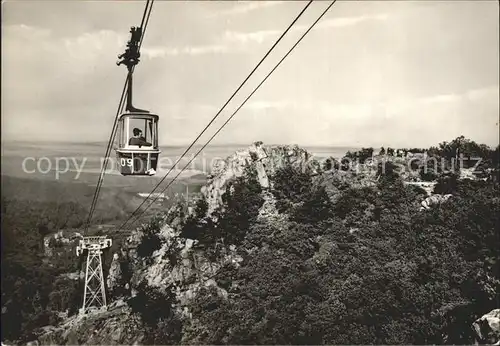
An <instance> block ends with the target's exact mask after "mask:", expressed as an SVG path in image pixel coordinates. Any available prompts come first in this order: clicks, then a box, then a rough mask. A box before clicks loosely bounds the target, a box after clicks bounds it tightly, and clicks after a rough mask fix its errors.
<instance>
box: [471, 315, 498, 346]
mask: <svg viewBox="0 0 500 346" xmlns="http://www.w3.org/2000/svg"><path fill="white" fill-rule="evenodd" d="M472 328H473V329H474V330H475V332H476V335H477V337H476V342H477V343H479V344H490V345H500V309H495V310H491V311H490V312H488V313H487V314H485V315H483V316H481V317H480V318H478V319H477V320H476V321H474V323H473V324H472Z"/></svg>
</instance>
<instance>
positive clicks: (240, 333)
mask: <svg viewBox="0 0 500 346" xmlns="http://www.w3.org/2000/svg"><path fill="white" fill-rule="evenodd" d="M471 143H473V142H472V141H468V140H466V139H464V138H463V137H459V138H457V139H456V140H455V141H452V142H450V143H443V144H441V145H440V146H439V147H436V148H434V149H432V148H431V149H432V150H428V151H427V154H426V155H429V156H430V157H439V158H440V159H441V158H442V159H444V161H445V162H446V163H447V164H446V166H445V168H446V169H438V170H435V171H434V172H433V174H435V175H436V178H435V179H434V180H433V182H434V183H435V186H434V197H436V196H438V197H439V196H445V195H446V196H447V197H446V198H442V199H438V200H437V202H433V203H430V202H429V207H428V208H422V202H423V201H424V200H426V199H427V198H429V197H428V195H427V193H426V192H425V191H424V190H423V189H421V188H419V187H418V186H415V185H408V184H406V181H405V180H407V178H408V177H410V176H411V177H413V178H415V179H417V180H420V181H423V180H425V179H422V176H424V177H427V175H426V174H427V173H428V172H425V170H424V168H423V167H424V165H426V162H425V161H419V162H416V163H414V164H415V167H414V169H415V174H407V173H408V172H402V171H401V170H399V169H397V164H398V163H400V161H399V160H400V159H403V160H405V159H407V157H406V158H404V157H403V156H402V155H401V156H399V157H398V156H397V155H395V154H394V155H386V152H384V153H382V156H387V157H392V158H389V159H387V160H385V161H378V163H376V164H374V165H373V164H372V165H371V166H370V167H371V169H370V170H369V172H368V171H365V172H363V173H359V172H356V171H354V170H353V168H352V167H347V166H346V165H345V162H343V161H342V160H341V161H340V162H337V161H336V160H334V159H329V160H326V161H325V162H317V161H315V160H314V158H311V157H310V155H308V153H307V152H305V151H304V150H301V149H300V148H297V147H265V146H262V145H261V144H260V143H257V144H255V145H254V146H252V147H251V148H250V149H248V151H246V152H241V153H236V154H235V155H234V156H233V157H230V158H228V160H227V163H229V162H233V163H234V162H238V169H237V170H236V171H237V172H236V173H233V175H230V174H229V173H228V172H229V171H228V168H220V169H218V170H215V171H214V172H213V173H212V176H211V178H210V179H209V181H208V183H207V186H206V188H205V189H202V195H201V197H200V198H199V199H198V201H197V203H196V207H195V208H194V209H193V210H189V209H186V208H185V207H184V206H182V205H178V206H175V207H174V208H171V209H170V210H168V211H165V213H163V214H160V215H158V216H157V217H156V218H155V219H153V220H152V221H151V223H150V224H149V225H146V226H144V227H143V228H142V229H140V230H138V231H137V232H136V233H135V234H134V235H132V236H131V237H130V238H129V240H127V242H126V244H127V246H124V247H122V249H121V252H120V258H119V260H118V262H119V268H120V270H119V271H117V272H116V273H115V274H113V277H112V278H111V279H112V280H111V281H108V284H109V283H110V282H111V283H112V284H113V289H112V290H111V289H110V290H109V291H110V299H111V300H112V301H115V302H117V301H123V302H126V304H125V306H126V307H124V308H120V309H122V310H120V311H119V312H117V316H118V317H116V318H117V319H118V321H119V322H116V321H115V322H113V323H116V324H117V325H120V333H119V336H116V334H114V333H116V330H117V327H113V328H111V327H110V325H106V324H105V323H104V322H102V321H101V322H92V321H93V320H92V319H90V320H87V321H86V322H81V323H80V322H78V323H76V322H75V323H73V324H71V325H69V324H66V326H65V325H64V323H63V325H61V326H60V327H57V328H54V329H53V330H52V331H51V332H50V334H48V333H45V334H44V333H42V332H40V331H39V330H37V328H36V327H39V326H41V325H42V324H44V323H45V324H53V325H55V324H56V322H57V321H55V320H48V319H47V317H37V318H39V319H40V320H39V319H35V318H34V317H33V316H38V315H37V313H38V312H37V311H39V310H37V308H38V306H40V307H42V308H43V307H47V306H50V307H51V309H54V310H57V308H56V307H54V304H55V303H54V302H53V300H50V299H49V297H51V295H53V294H54V293H52V288H50V289H49V287H51V282H50V281H51V280H50V279H49V278H50V276H51V275H56V273H52V272H48V273H47V275H43V276H42V278H41V279H40V280H33V279H31V278H30V279H26V280H31V282H33V285H32V286H30V285H21V286H22V287H25V288H23V291H20V290H19V289H16V287H19V286H18V285H19V284H18V283H15V282H14V283H11V284H10V285H11V286H8V287H6V288H7V289H6V290H5V294H4V280H2V306H3V310H2V317H6V316H9V317H10V321H9V322H10V323H11V324H10V325H8V328H9V329H8V330H9V333H10V334H9V336H8V337H7V336H6V337H7V338H9V339H11V340H14V339H17V338H20V337H21V336H23V337H24V338H25V340H26V339H29V337H28V338H26V332H25V331H26V330H32V331H33V332H34V333H35V334H36V335H37V337H39V340H41V341H42V343H44V342H48V341H47V340H51V342H56V343H59V344H62V343H71V341H70V338H69V336H68V335H72V333H73V334H74V335H80V336H81V337H82V338H84V339H82V342H83V343H88V344H98V343H101V344H102V343H113V344H120V343H133V342H138V343H141V344H153V343H154V344H179V343H182V344H469V343H473V342H474V341H475V340H478V341H479V342H489V341H487V340H486V339H484V338H483V336H478V333H477V331H475V330H474V328H473V324H474V322H475V321H476V320H477V319H478V318H480V317H481V316H483V315H485V314H486V313H488V312H490V311H491V310H493V309H498V308H499V307H500V302H499V300H498V297H499V292H500V274H499V273H500V268H499V262H498V258H499V255H500V250H499V246H498V244H499V243H500V238H499V225H500V223H499V217H500V194H499V193H500V188H499V184H498V147H497V148H496V149H487V150H486V147H485V146H479V145H476V144H471ZM450 148H451V149H450ZM464 148H465V149H464ZM466 148H480V149H481V150H483V152H479V153H476V152H473V153H472V154H471V155H478V154H479V155H482V156H481V157H483V162H482V165H481V168H480V169H481V171H482V172H483V173H482V175H478V177H477V178H474V179H462V178H461V172H460V168H454V169H451V170H450V169H448V168H449V167H451V163H450V161H451V160H452V159H453V158H456V157H457V154H459V153H460V152H462V153H463V152H464V151H465V150H466ZM471 150H472V149H471ZM368 151H369V150H368ZM384 151H385V149H384ZM417 152H418V150H417ZM348 156H349V157H351V158H352V157H358V158H359V156H366V150H364V151H362V152H360V153H350V154H349V155H348ZM379 156H380V155H379ZM349 157H347V156H346V158H347V159H348V158H349ZM369 157H372V159H373V149H372V150H371V153H370V155H369ZM278 158H281V159H283V158H284V159H283V160H282V161H280V162H281V164H280V165H271V163H272V162H276V160H277V159H278ZM367 158H368V157H364V160H363V163H361V164H363V165H368V163H365V162H364V161H366V159H367ZM374 162H376V161H374ZM229 166H231V165H227V167H229ZM271 166H272V167H271ZM413 178H412V179H413ZM2 219H3V218H2ZM10 227H12V226H10ZM30 234H31V235H29V234H28V233H22V232H18V233H17V237H16V241H15V243H16V244H18V245H17V247H16V248H15V249H16V250H15V251H14V252H15V253H12V252H11V253H10V254H8V255H9V257H5V258H2V272H3V271H4V265H5V266H6V267H5V268H7V269H8V270H10V272H11V273H13V271H14V270H21V269H22V270H28V269H30V270H31V272H27V273H28V274H27V275H34V274H31V273H34V272H35V271H36V270H35V268H36V267H35V266H36V263H37V261H39V259H38V258H35V257H33V260H32V261H31V262H26V261H24V260H22V261H20V260H14V259H16V258H17V259H19V258H24V256H23V254H25V253H26V254H27V255H26V259H28V258H30V256H35V255H34V253H38V252H39V251H40V248H37V247H36V246H35V245H33V246H32V247H33V248H28V247H27V246H28V244H35V243H36V241H37V239H36V236H33V234H32V233H30ZM28 236H30V237H32V238H33V240H32V241H31V242H27V241H26V242H25V241H21V239H24V237H28ZM2 237H4V227H3V228H2ZM3 243H4V242H2V244H3ZM21 243H22V244H21ZM2 246H3V245H2ZM2 253H4V251H2ZM28 253H29V254H30V255H28ZM36 256H41V257H43V256H42V255H36ZM16 265H17V266H20V267H19V268H21V269H19V268H18V267H13V266H16ZM9 266H10V267H9ZM36 269H38V268H36ZM11 275H13V274H11ZM28 277H29V276H28ZM27 282H28V281H27ZM130 288H131V289H130ZM78 293H79V292H78V290H77V289H76V288H75V290H74V294H75V297H78ZM36 294H37V295H39V296H40V298H41V300H40V301H41V303H36V304H40V305H36V304H35V302H34V300H33V301H32V300H30V303H31V305H32V306H33V307H31V306H30V307H28V306H26V307H24V306H23V307H22V308H21V309H20V311H21V313H22V319H21V321H22V323H23V324H22V325H21V324H19V322H17V321H16V322H12V321H14V319H13V318H14V317H15V315H13V314H14V312H13V311H15V310H13V309H12V308H11V306H12V305H8V304H7V303H6V302H8V301H9V299H10V300H11V301H13V299H18V298H16V297H21V296H28V297H34V296H35V295H36ZM9 295H10V296H9ZM47 299H48V300H47ZM72 299H73V298H72ZM72 299H69V298H68V299H66V300H64V301H65V302H67V303H65V304H64V305H61V309H62V310H66V309H69V310H71V307H70V305H71V304H73V303H71V302H72V301H73V300H72ZM74 299H76V300H75V301H78V299H77V298H74ZM16 301H17V300H16ZM5 307H7V308H5ZM4 310H5V312H4ZM40 311H41V310H40ZM44 311H45V310H44ZM117 311H118V310H117ZM38 314H39V313H38ZM70 314H71V313H70ZM17 318H21V317H17ZM96 318H97V317H96ZM3 320H4V319H3ZM96 321H97V320H96ZM137 321H140V322H139V324H137V323H138V322H137ZM2 323H3V324H4V322H2ZM4 325H5V324H4ZM5 326H7V325H5ZM19 326H22V328H24V330H23V331H21V328H20V327H19ZM4 328H5V327H4ZM16 328H17V329H16ZM58 328H59V329H58ZM95 329H97V330H99V331H100V333H97V334H92V333H90V332H89V333H88V334H89V335H90V334H92V336H88V338H86V339H85V335H86V331H90V330H95ZM4 330H5V329H4ZM113 330H114V332H113ZM63 331H64V332H63ZM23 332H24V335H23ZM497 332H498V331H497ZM82 335H83V336H82ZM96 335H97V336H96ZM497 341H498V340H497ZM495 342H496V341H495Z"/></svg>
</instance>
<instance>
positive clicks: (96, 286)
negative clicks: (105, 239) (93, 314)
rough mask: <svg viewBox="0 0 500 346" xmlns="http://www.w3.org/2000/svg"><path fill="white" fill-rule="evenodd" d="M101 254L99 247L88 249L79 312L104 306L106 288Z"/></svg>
mask: <svg viewBox="0 0 500 346" xmlns="http://www.w3.org/2000/svg"><path fill="white" fill-rule="evenodd" d="M101 254H102V251H101V250H100V249H89V250H88V253H87V266H86V270H85V287H84V292H83V306H82V309H81V313H86V312H87V311H88V310H89V309H90V308H91V307H95V308H97V309H103V308H104V309H105V308H106V289H105V287H104V275H103V272H102V258H101Z"/></svg>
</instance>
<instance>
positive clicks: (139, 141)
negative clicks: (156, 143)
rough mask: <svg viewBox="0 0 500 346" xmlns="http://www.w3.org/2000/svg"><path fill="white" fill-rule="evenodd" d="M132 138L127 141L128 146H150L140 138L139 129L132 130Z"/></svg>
mask: <svg viewBox="0 0 500 346" xmlns="http://www.w3.org/2000/svg"><path fill="white" fill-rule="evenodd" d="M132 132H133V134H134V136H133V137H131V138H130V139H129V141H128V145H138V146H139V147H141V146H145V147H150V146H151V145H152V144H151V143H149V142H147V141H146V138H144V137H143V136H142V131H141V129H138V128H137V127H136V128H134V129H133V130H132Z"/></svg>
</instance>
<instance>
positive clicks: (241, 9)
mask: <svg viewBox="0 0 500 346" xmlns="http://www.w3.org/2000/svg"><path fill="white" fill-rule="evenodd" d="M283 3H285V1H247V2H234V4H236V5H235V7H234V8H231V9H229V10H222V11H218V12H216V13H214V14H212V15H210V16H208V17H209V18H211V17H220V16H231V15H236V14H244V13H248V12H250V11H255V10H259V9H263V8H268V7H271V6H276V5H281V4H283Z"/></svg>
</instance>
